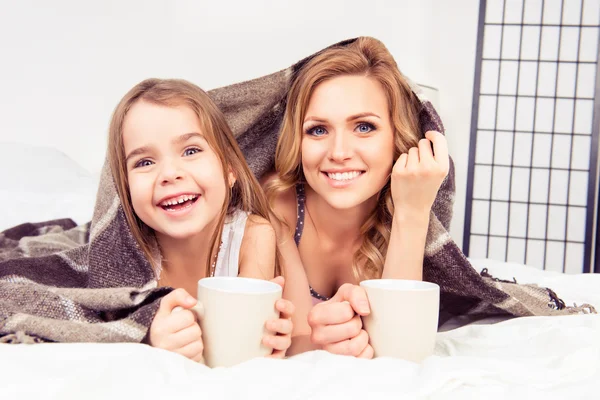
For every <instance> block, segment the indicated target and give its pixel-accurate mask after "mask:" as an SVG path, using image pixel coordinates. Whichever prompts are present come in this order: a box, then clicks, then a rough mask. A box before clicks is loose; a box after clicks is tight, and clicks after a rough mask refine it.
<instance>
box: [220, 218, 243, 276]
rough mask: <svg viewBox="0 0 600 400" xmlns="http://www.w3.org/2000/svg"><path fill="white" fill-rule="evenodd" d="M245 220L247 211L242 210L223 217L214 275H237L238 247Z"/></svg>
mask: <svg viewBox="0 0 600 400" xmlns="http://www.w3.org/2000/svg"><path fill="white" fill-rule="evenodd" d="M247 220H248V213H247V212H246V211H242V210H237V211H235V212H234V213H233V214H232V215H228V216H227V217H225V223H224V224H223V234H222V235H221V248H220V249H219V255H218V256H217V264H216V265H215V275H214V276H238V274H239V267H240V249H241V247H242V239H244V230H245V229H246V221H247Z"/></svg>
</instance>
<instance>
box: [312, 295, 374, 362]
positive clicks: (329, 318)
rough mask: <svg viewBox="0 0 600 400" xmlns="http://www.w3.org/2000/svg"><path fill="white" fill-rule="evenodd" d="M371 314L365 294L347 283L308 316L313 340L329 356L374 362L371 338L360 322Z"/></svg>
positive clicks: (316, 306) (315, 307) (314, 308)
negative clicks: (369, 359) (348, 356)
mask: <svg viewBox="0 0 600 400" xmlns="http://www.w3.org/2000/svg"><path fill="white" fill-rule="evenodd" d="M370 312H371V309H370V307H369V301H368V299H367V294H366V292H365V290H364V289H363V288H361V287H360V286H357V285H351V284H349V283H345V284H343V285H342V286H341V287H340V288H339V290H338V291H337V293H336V294H335V295H334V296H333V297H332V298H331V299H329V300H328V301H325V302H323V303H319V304H317V305H315V306H314V307H313V308H312V309H311V311H310V312H309V314H308V324H309V325H310V327H311V336H310V339H311V341H312V343H313V344H316V345H319V346H320V347H321V348H322V349H323V350H326V351H328V352H330V353H334V354H342V355H351V356H355V357H359V358H373V348H372V347H371V345H370V344H369V335H368V334H367V331H365V330H364V329H363V325H362V320H361V319H360V317H361V316H365V315H368V314H369V313H370Z"/></svg>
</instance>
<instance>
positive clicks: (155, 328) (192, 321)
mask: <svg viewBox="0 0 600 400" xmlns="http://www.w3.org/2000/svg"><path fill="white" fill-rule="evenodd" d="M195 305H196V299H194V298H193V297H192V296H190V295H189V294H188V292H186V291H185V290H184V289H176V290H173V291H172V292H171V293H169V294H168V295H166V296H165V297H163V299H162V300H161V302H160V307H159V308H158V312H157V313H156V315H155V316H154V320H153V321H152V324H151V325H150V345H151V346H152V347H158V348H160V349H165V350H169V351H173V352H175V353H178V354H181V355H183V356H185V357H187V358H189V359H191V360H194V361H197V362H203V361H204V360H203V357H202V352H203V351H204V343H203V342H202V331H201V330H200V325H198V322H197V321H196V316H195V315H194V313H193V312H192V311H190V308H192V307H194V306H195ZM177 307H180V308H181V310H179V311H175V312H173V310H174V309H175V308H177Z"/></svg>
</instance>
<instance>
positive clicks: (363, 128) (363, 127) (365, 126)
mask: <svg viewBox="0 0 600 400" xmlns="http://www.w3.org/2000/svg"><path fill="white" fill-rule="evenodd" d="M356 130H357V131H358V132H360V133H369V132H371V131H374V130H375V126H373V125H372V124H369V123H367V122H361V123H360V124H358V126H357V127H356Z"/></svg>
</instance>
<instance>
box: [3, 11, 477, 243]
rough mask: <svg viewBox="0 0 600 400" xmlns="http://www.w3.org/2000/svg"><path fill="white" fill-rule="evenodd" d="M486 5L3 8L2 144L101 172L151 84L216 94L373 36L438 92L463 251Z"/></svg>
mask: <svg viewBox="0 0 600 400" xmlns="http://www.w3.org/2000/svg"><path fill="white" fill-rule="evenodd" d="M478 3H479V2H478V1H476V0H460V1H453V2H447V1H444V0H421V1H415V0H388V1H385V0H374V1H369V2H367V1H364V0H352V1H351V0H347V1H342V0H338V1H333V0H329V1H326V0H302V1H300V0H296V1H275V0H271V1H266V0H249V1H242V0H239V1H229V2H228V1H215V0H213V1H204V0H202V1H194V0H187V1H167V0H129V1H125V0H122V1H115V0H105V1H96V2H91V1H90V2H84V1H77V0H54V1H51V2H47V1H44V0H37V1H36V0H29V1H19V2H13V1H9V0H0V10H1V12H0V57H1V60H2V62H1V63H0V140H4V141H17V142H21V143H26V144H37V145H49V146H54V147H56V148H58V149H60V150H62V151H63V152H65V153H66V154H67V155H69V156H70V157H71V158H73V159H74V160H75V161H77V162H78V163H80V164H81V165H82V166H84V167H85V168H86V169H88V170H89V171H92V172H97V171H98V170H99V169H100V167H101V165H102V161H103V158H104V153H105V146H106V131H107V126H108V123H109V120H110V115H111V113H112V110H113V108H114V106H115V105H116V103H117V102H118V101H119V99H120V98H121V96H122V95H123V94H124V93H125V92H126V91H127V90H128V89H129V88H131V87H132V86H133V85H134V84H136V83H137V82H139V81H141V80H143V79H145V78H148V77H163V78H184V79H188V80H190V81H193V82H195V83H197V84H198V85H200V86H201V87H203V88H204V89H211V88H214V87H219V86H223V85H227V84H229V83H233V82H238V81H242V80H246V79H250V78H254V77H257V76H261V75H264V74H267V73H270V72H273V71H275V70H279V69H282V68H285V67H287V66H289V65H290V64H292V63H294V62H295V61H297V60H299V59H300V58H303V57H304V56H306V55H309V54H311V53H312V52H314V51H316V50H320V49H321V48H323V47H325V46H327V45H330V44H332V43H334V42H336V41H339V40H342V39H346V38H350V37H355V36H360V35H369V36H374V37H376V38H378V39H380V40H382V41H383V42H384V43H385V44H386V45H387V47H388V48H389V49H390V51H391V52H392V53H393V54H394V56H395V58H396V61H397V62H398V64H399V66H400V68H401V69H402V71H403V72H404V73H405V74H407V75H408V76H409V77H411V78H412V79H413V80H414V81H416V82H419V83H425V84H427V85H430V86H436V87H439V88H440V103H441V114H442V117H443V119H444V121H445V124H446V127H447V130H448V132H449V140H450V148H451V152H452V155H453V157H454V160H455V162H456V167H457V170H456V172H457V199H456V206H455V219H454V221H453V226H452V234H453V236H454V238H455V240H456V241H457V242H459V243H461V242H462V230H463V229H462V228H463V226H462V225H463V222H462V221H463V215H464V194H465V190H466V183H465V180H466V165H467V161H468V142H469V125H470V115H471V113H470V110H471V96H472V87H473V71H474V58H475V44H476V33H477V12H478V11H477V8H478ZM367 4H368V5H367ZM3 173H4V172H3Z"/></svg>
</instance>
